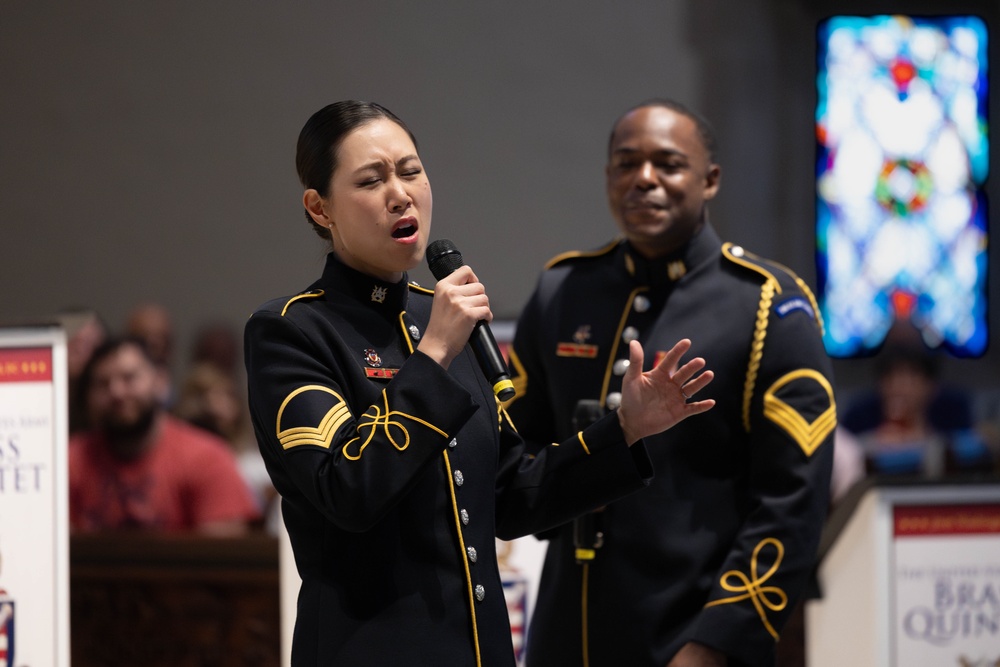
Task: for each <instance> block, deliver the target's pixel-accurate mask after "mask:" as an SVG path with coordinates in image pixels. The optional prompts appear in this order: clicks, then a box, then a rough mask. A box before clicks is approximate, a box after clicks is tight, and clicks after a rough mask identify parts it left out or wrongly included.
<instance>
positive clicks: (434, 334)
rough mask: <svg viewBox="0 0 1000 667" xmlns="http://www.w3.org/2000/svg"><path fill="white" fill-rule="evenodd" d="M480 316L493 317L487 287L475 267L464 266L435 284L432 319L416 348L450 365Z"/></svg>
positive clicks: (435, 359)
mask: <svg viewBox="0 0 1000 667" xmlns="http://www.w3.org/2000/svg"><path fill="white" fill-rule="evenodd" d="M480 320H485V321H486V322H490V321H492V320H493V312H492V311H491V310H490V300H489V297H487V296H486V288H485V287H483V284H482V283H481V282H479V278H477V277H476V274H475V273H473V272H472V269H470V268H469V267H468V266H461V267H459V268H457V269H455V271H453V272H452V273H450V274H449V275H447V276H445V277H444V278H442V279H441V280H439V281H438V283H437V285H436V286H435V287H434V304H433V305H432V306H431V319H430V322H428V323H427V330H426V331H424V335H423V336H422V337H421V339H420V344H419V345H417V349H418V350H420V351H421V352H423V353H424V354H426V355H427V356H429V357H430V358H432V359H434V361H436V362H438V363H439V364H441V365H442V366H443V367H444V368H448V366H449V364H451V361H452V360H453V359H454V358H455V357H457V356H458V354H459V353H460V352H461V351H462V349H463V348H464V347H465V345H466V343H468V342H469V337H470V336H471V335H472V328H473V327H474V326H476V322H479V321H480Z"/></svg>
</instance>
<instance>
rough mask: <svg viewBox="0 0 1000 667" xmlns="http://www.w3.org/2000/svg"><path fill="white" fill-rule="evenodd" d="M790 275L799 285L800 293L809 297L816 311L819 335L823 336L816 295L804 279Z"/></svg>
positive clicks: (824, 329) (824, 332)
mask: <svg viewBox="0 0 1000 667" xmlns="http://www.w3.org/2000/svg"><path fill="white" fill-rule="evenodd" d="M792 277H793V278H795V284H796V285H798V286H799V289H800V290H802V293H803V294H805V295H806V297H807V298H808V299H809V303H811V304H812V307H813V312H814V313H816V324H818V325H819V335H820V336H825V335H826V328H825V327H824V326H823V315H821V314H820V312H819V304H818V303H816V297H815V296H813V293H812V290H811V289H809V285H806V281H804V280H802V278H799V277H798V276H797V275H795V274H794V273H792Z"/></svg>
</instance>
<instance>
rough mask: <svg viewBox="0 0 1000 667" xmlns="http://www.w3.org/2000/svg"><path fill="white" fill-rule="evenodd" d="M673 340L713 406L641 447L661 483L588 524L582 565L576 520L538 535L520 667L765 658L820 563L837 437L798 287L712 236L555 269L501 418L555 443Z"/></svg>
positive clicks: (527, 320) (532, 308)
mask: <svg viewBox="0 0 1000 667" xmlns="http://www.w3.org/2000/svg"><path fill="white" fill-rule="evenodd" d="M682 338H690V339H691V340H692V342H693V346H692V348H691V351H690V352H689V356H690V357H694V356H700V357H704V358H705V360H706V362H707V367H708V368H710V369H712V370H713V371H714V373H715V380H714V381H713V382H712V383H711V384H710V385H709V386H708V387H707V388H706V389H704V390H703V391H701V392H700V393H699V394H698V396H697V399H705V398H714V399H715V400H716V401H717V403H716V406H715V407H714V408H713V409H712V410H709V411H708V412H706V413H703V414H701V415H696V416H694V417H692V418H690V419H687V420H685V421H684V422H682V423H680V424H679V425H677V426H676V427H674V428H672V429H670V430H669V431H667V432H665V433H663V434H661V435H659V436H656V437H655V438H647V440H646V441H647V443H648V444H649V452H650V456H651V457H652V459H653V467H654V470H655V471H656V477H655V479H654V481H653V482H652V483H651V484H650V486H649V488H647V489H646V490H644V491H642V492H641V493H638V494H634V495H632V496H629V497H627V498H624V499H622V500H619V501H616V502H614V503H612V504H610V505H608V506H607V508H606V509H605V510H604V511H603V512H601V513H599V514H598V515H596V516H595V517H594V518H595V520H596V521H598V522H599V523H598V525H599V526H600V528H601V530H602V531H603V535H604V537H603V545H602V546H600V548H597V549H594V550H593V559H592V560H588V559H587V558H581V559H580V562H579V563H578V562H577V558H576V546H577V545H575V544H574V540H573V529H572V525H565V526H563V527H561V528H559V529H557V530H555V531H551V532H549V533H546V534H543V535H542V537H548V538H550V539H551V542H550V545H549V548H548V551H547V554H546V559H545V564H544V571H543V574H542V580H541V584H540V590H539V593H538V601H537V604H536V609H535V611H534V615H533V618H532V622H531V626H530V629H529V632H528V647H527V657H528V665H529V666H530V667H559V666H561V665H567V666H569V665H572V666H573V667H579V666H580V665H584V664H589V666H590V667H612V666H617V665H629V666H630V667H641V666H645V665H656V666H657V667H662V666H663V665H665V664H666V663H667V662H668V661H669V659H670V658H671V657H672V656H673V655H674V654H675V653H676V652H677V650H678V649H679V648H680V647H681V646H682V645H683V644H684V643H686V642H688V641H697V642H701V643H703V644H707V645H708V646H711V647H715V648H717V649H720V650H722V651H724V652H725V653H727V654H728V655H729V656H730V659H731V662H730V664H737V665H766V664H771V663H772V662H773V655H774V647H775V642H776V640H777V639H778V637H779V633H780V629H781V628H782V626H783V624H784V622H785V620H786V619H787V617H788V615H789V613H790V612H791V610H792V606H793V605H794V604H795V602H796V600H797V598H798V597H799V595H800V592H801V591H802V590H803V587H804V586H805V584H806V583H807V581H808V577H809V575H810V570H811V568H812V566H813V559H814V556H815V552H816V548H817V544H818V539H819V534H820V529H821V526H822V523H823V519H824V517H825V514H826V509H827V494H828V487H829V477H830V470H831V465H832V455H833V448H832V438H833V431H834V427H835V424H836V414H835V405H834V396H833V390H832V387H831V381H830V377H831V372H830V365H829V360H828V357H827V355H826V353H825V351H824V349H823V345H822V341H821V323H820V322H819V321H818V316H817V311H816V304H815V303H814V300H813V296H812V293H811V292H810V291H809V290H808V288H807V287H806V286H805V284H804V283H803V282H802V281H801V280H799V279H798V278H797V277H796V276H795V275H794V274H793V273H791V272H790V271H789V270H787V269H785V268H784V267H782V266H780V265H778V264H775V263H772V262H769V261H767V260H763V259H761V258H758V257H755V256H753V255H751V254H750V253H748V252H744V251H743V250H742V249H741V248H739V247H735V246H731V245H729V244H725V245H723V244H722V243H721V242H720V240H719V238H718V236H717V235H716V233H715V232H714V231H713V229H712V228H711V227H710V226H708V225H707V224H706V226H705V227H704V228H703V229H702V230H701V232H699V233H698V234H697V235H696V236H695V237H694V239H692V241H691V242H690V243H689V244H688V245H687V246H686V247H685V248H684V249H683V250H682V251H680V252H679V253H677V254H676V255H675V256H670V257H666V258H664V259H662V260H658V261H646V260H644V259H643V258H641V256H639V255H638V254H637V253H636V252H634V251H633V250H632V249H631V248H630V246H629V245H628V244H627V243H626V242H624V241H622V242H618V243H614V244H612V245H610V246H608V247H606V248H604V249H602V250H599V251H596V252H591V253H569V254H567V255H565V256H560V257H559V258H556V259H555V260H553V261H552V262H550V265H549V268H548V269H547V270H546V271H544V272H543V274H542V276H541V278H540V280H539V284H538V286H537V289H536V291H535V293H534V294H533V296H532V298H531V300H530V301H529V303H528V305H527V307H526V309H525V310H524V312H523V313H522V316H521V318H520V320H519V322H518V327H517V332H516V334H515V341H514V346H513V353H512V356H511V367H512V374H513V379H514V384H515V387H516V388H517V396H516V397H515V398H514V399H513V400H512V402H510V403H509V404H508V405H507V408H508V411H509V413H510V416H511V418H512V419H513V421H514V424H515V425H516V426H517V427H518V429H519V431H520V433H521V434H522V436H524V437H525V438H526V439H528V440H541V441H549V440H559V439H562V438H565V437H566V436H567V435H568V434H569V433H570V432H571V428H572V427H571V423H572V421H573V414H574V410H575V408H576V406H577V402H578V401H580V400H582V399H592V400H597V401H600V402H601V404H602V405H604V406H614V405H615V404H616V403H617V400H618V399H619V397H620V392H621V380H622V375H623V374H624V371H625V365H626V363H627V361H626V360H627V357H628V349H627V344H626V341H627V340H630V339H638V340H639V341H640V342H641V343H642V345H643V348H644V350H645V366H646V370H648V369H649V368H650V367H651V366H652V364H653V363H655V362H656V361H657V358H658V353H660V352H665V351H667V350H669V349H670V348H671V346H672V345H673V344H674V343H675V342H676V341H677V340H679V339H682ZM583 546H584V547H590V546H593V545H592V544H591V545H588V544H584V545H583ZM585 650H586V651H587V653H588V655H587V658H588V660H589V662H584V659H583V653H584V651H585Z"/></svg>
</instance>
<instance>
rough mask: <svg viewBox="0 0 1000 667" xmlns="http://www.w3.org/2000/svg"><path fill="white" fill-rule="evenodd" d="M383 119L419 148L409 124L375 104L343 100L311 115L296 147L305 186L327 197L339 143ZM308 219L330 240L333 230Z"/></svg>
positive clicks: (323, 236) (299, 171) (309, 216)
mask: <svg viewBox="0 0 1000 667" xmlns="http://www.w3.org/2000/svg"><path fill="white" fill-rule="evenodd" d="M381 118H385V119H387V120H391V121H392V122H394V123H396V125H399V126H400V127H401V128H403V129H404V130H406V133H407V134H408V135H409V136H410V139H411V140H412V141H413V145H414V147H415V146H416V145H417V139H416V137H414V136H413V132H411V131H410V128H408V127H407V126H406V123H404V122H403V121H402V120H400V119H399V117H398V116H396V114H394V113H392V112H391V111H389V110H388V109H386V108H385V107H384V106H382V105H381V104H376V103H375V102H360V101H358V100H343V101H341V102H334V103H333V104H328V105H327V106H325V107H323V108H322V109H320V110H319V111H317V112H316V113H314V114H313V115H312V116H310V117H309V120H307V121H306V124H305V125H304V126H303V127H302V131H301V132H299V140H298V143H297V144H296V147H295V168H296V170H297V171H298V173H299V181H300V182H301V183H302V187H304V188H306V189H312V190H315V191H316V192H318V193H319V195H320V196H321V197H324V198H326V197H328V196H329V195H330V179H331V178H332V177H333V172H334V170H335V169H336V168H337V150H338V149H339V148H340V144H341V143H342V142H343V141H344V139H345V138H346V137H347V135H349V134H350V133H351V132H353V131H354V130H355V129H357V128H359V127H361V126H362V125H366V124H368V123H371V122H372V121H376V120H379V119H381ZM306 220H307V221H308V222H309V224H310V225H312V227H313V230H314V231H315V232H316V233H317V234H319V236H320V237H321V238H324V239H326V240H328V241H329V240H330V230H329V229H327V228H326V227H323V226H322V225H318V224H316V221H315V220H313V219H312V216H311V215H309V211H306Z"/></svg>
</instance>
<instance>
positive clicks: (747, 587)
mask: <svg viewBox="0 0 1000 667" xmlns="http://www.w3.org/2000/svg"><path fill="white" fill-rule="evenodd" d="M766 546H771V547H774V550H775V551H776V552H777V553H776V555H775V558H774V563H773V564H772V565H771V567H770V568H768V570H767V572H765V573H764V574H763V575H762V574H760V572H759V563H760V552H761V551H763V550H764V547H766ZM784 557H785V545H783V544H782V543H781V541H780V540H778V539H775V538H773V537H767V538H764V539H763V540H761V541H760V542H759V543H758V544H757V546H756V547H754V550H753V554H752V555H751V556H750V575H749V576H747V575H746V574H744V573H743V572H740V571H739V570H729V571H728V572H726V573H725V574H723V575H722V577H721V578H720V579H719V585H720V586H722V588H724V589H726V590H727V591H729V592H731V593H738V595H734V596H732V597H728V598H721V599H719V600H712V601H711V602H709V603H708V604H706V605H705V607H706V608H707V607H716V606H718V605H721V604H733V603H734V602H742V601H743V600H750V602H752V603H753V606H754V608H755V609H756V610H757V615H758V616H760V620H761V621H762V622H763V623H764V627H765V628H766V629H767V632H768V633H769V634H770V635H771V636H772V637H774V640H775V641H777V640H778V631H777V630H775V629H774V626H773V625H771V622H770V621H769V620H767V611H766V610H770V611H774V612H778V611H781V610H782V609H784V608H785V607H786V606H787V605H788V596H787V595H786V594H785V591H783V590H781V589H780V588H778V587H777V586H764V585H763V584H764V582H766V581H767V580H768V579H770V578H771V577H772V576H774V574H775V573H776V572H777V571H778V568H779V567H780V566H781V561H782V559H783V558H784Z"/></svg>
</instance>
